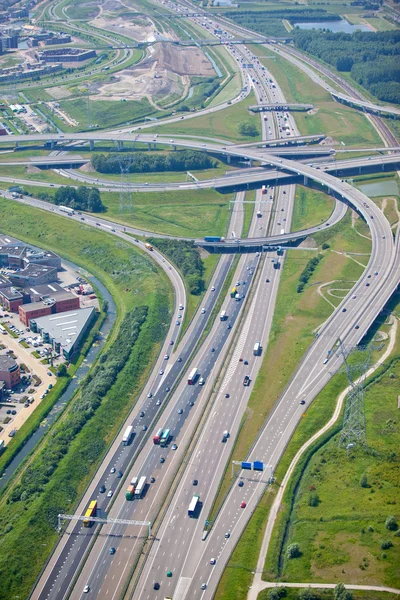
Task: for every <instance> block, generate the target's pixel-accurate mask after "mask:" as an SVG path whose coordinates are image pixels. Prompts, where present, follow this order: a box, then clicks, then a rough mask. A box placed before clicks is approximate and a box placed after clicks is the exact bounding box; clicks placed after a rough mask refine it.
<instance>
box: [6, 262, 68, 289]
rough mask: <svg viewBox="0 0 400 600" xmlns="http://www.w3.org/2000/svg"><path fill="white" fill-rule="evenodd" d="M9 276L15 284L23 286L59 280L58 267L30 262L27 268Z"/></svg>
mask: <svg viewBox="0 0 400 600" xmlns="http://www.w3.org/2000/svg"><path fill="white" fill-rule="evenodd" d="M9 278H10V281H11V283H12V284H13V285H19V286H21V287H25V286H28V285H40V284H41V283H51V282H52V281H57V269H56V267H48V266H47V265H35V264H28V266H27V267H26V269H23V270H21V271H19V272H16V273H10V274H9Z"/></svg>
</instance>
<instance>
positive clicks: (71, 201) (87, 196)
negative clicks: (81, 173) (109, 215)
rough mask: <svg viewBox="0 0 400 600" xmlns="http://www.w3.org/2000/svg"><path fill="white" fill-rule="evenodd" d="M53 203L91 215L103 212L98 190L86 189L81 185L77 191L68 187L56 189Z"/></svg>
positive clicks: (103, 208)
mask: <svg viewBox="0 0 400 600" xmlns="http://www.w3.org/2000/svg"><path fill="white" fill-rule="evenodd" d="M54 202H55V203H56V204H58V205H62V206H69V207H70V208H73V209H75V210H87V211H89V212H93V213H97V212H104V211H105V206H104V204H103V203H102V201H101V196H100V192H99V190H98V189H97V188H87V187H85V186H83V185H81V186H79V187H78V188H77V189H75V188H73V187H70V186H63V187H60V188H58V190H57V191H56V193H55V196H54Z"/></svg>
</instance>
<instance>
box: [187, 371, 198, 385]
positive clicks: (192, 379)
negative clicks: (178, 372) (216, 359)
mask: <svg viewBox="0 0 400 600" xmlns="http://www.w3.org/2000/svg"><path fill="white" fill-rule="evenodd" d="M197 375H198V371H197V368H196V367H194V368H193V369H192V370H191V371H190V373H189V377H188V385H194V384H195V382H196V379H197Z"/></svg>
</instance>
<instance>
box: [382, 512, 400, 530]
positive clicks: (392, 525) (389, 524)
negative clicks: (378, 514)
mask: <svg viewBox="0 0 400 600" xmlns="http://www.w3.org/2000/svg"><path fill="white" fill-rule="evenodd" d="M385 527H386V529H388V530H389V531H396V530H397V529H398V527H399V526H398V525H397V521H396V517H393V516H392V517H388V518H387V519H386V521H385Z"/></svg>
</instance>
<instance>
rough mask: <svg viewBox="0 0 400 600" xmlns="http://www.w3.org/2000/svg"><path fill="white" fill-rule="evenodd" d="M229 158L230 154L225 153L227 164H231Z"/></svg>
mask: <svg viewBox="0 0 400 600" xmlns="http://www.w3.org/2000/svg"><path fill="white" fill-rule="evenodd" d="M231 158H232V157H231V155H230V154H227V155H226V162H227V163H228V165H230V164H231Z"/></svg>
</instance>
